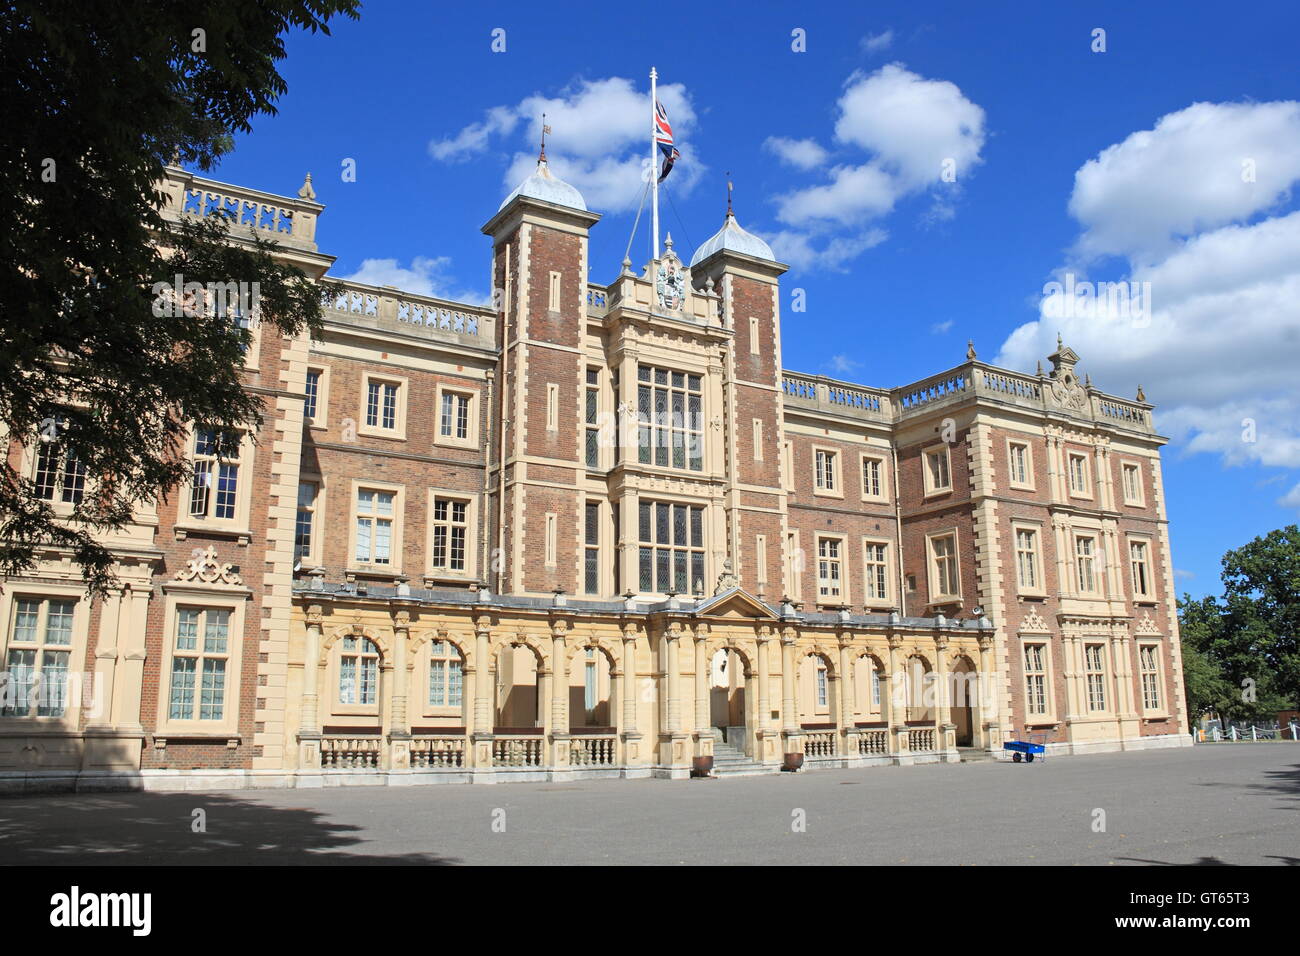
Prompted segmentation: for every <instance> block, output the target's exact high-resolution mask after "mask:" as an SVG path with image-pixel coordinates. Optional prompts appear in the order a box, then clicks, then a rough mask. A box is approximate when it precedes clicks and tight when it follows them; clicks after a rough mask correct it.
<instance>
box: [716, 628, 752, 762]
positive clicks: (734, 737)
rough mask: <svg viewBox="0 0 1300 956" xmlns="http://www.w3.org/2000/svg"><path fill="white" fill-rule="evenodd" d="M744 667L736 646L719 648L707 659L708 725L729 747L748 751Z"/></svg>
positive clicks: (743, 660) (743, 661)
mask: <svg viewBox="0 0 1300 956" xmlns="http://www.w3.org/2000/svg"><path fill="white" fill-rule="evenodd" d="M745 670H746V667H745V659H744V658H743V657H742V656H741V655H740V653H739V652H738V651H736V650H735V648H731V647H722V648H719V649H718V650H717V651H716V652H715V653H714V655H713V657H712V658H710V659H709V726H711V727H714V728H716V729H717V730H718V731H720V733H721V737H722V739H723V740H725V741H726V742H727V743H728V744H729V745H730V746H732V747H735V748H736V749H737V750H744V751H745V752H746V753H749V734H748V728H747V724H748V721H747V720H746V718H745V704H746V700H745V689H746V683H747V682H746V679H745Z"/></svg>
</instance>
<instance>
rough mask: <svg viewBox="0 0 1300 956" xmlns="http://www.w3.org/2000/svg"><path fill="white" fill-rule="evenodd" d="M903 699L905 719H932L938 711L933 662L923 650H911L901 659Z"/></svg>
mask: <svg viewBox="0 0 1300 956" xmlns="http://www.w3.org/2000/svg"><path fill="white" fill-rule="evenodd" d="M903 673H904V680H903V689H904V700H905V701H906V702H907V709H906V713H907V718H906V719H907V720H909V721H927V720H928V721H932V720H934V719H935V715H936V714H937V713H938V710H937V707H936V703H937V699H936V693H935V688H934V686H933V685H934V680H935V677H934V675H935V669H934V662H933V661H931V660H930V658H929V656H927V655H926V654H925V653H924V652H923V651H920V650H913V651H911V652H910V653H909V654H908V655H907V658H906V659H905V660H904V661H903Z"/></svg>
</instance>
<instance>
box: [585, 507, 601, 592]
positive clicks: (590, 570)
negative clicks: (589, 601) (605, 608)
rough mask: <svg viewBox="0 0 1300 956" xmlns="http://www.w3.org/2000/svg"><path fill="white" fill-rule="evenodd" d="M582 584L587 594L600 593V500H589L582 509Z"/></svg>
mask: <svg viewBox="0 0 1300 956" xmlns="http://www.w3.org/2000/svg"><path fill="white" fill-rule="evenodd" d="M583 524H584V526H585V527H584V528H583V542H584V546H583V551H582V586H583V590H584V591H585V592H586V593H587V594H599V593H600V502H599V501H589V502H587V504H586V507H585V509H584V511H583Z"/></svg>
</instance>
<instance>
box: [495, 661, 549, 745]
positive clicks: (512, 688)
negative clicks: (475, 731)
mask: <svg viewBox="0 0 1300 956" xmlns="http://www.w3.org/2000/svg"><path fill="white" fill-rule="evenodd" d="M537 665H538V660H537V654H536V652H535V651H534V650H533V649H532V648H531V647H529V646H528V645H527V644H510V645H507V646H505V647H503V648H501V650H500V651H499V652H498V653H497V667H496V726H497V727H498V728H531V727H541V726H542V712H541V700H542V694H541V690H542V687H541V681H540V680H539V678H538V666H537Z"/></svg>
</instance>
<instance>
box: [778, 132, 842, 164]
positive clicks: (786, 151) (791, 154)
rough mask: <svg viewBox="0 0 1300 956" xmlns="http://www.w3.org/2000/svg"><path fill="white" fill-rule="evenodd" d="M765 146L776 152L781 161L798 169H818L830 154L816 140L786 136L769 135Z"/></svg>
mask: <svg viewBox="0 0 1300 956" xmlns="http://www.w3.org/2000/svg"><path fill="white" fill-rule="evenodd" d="M763 148H764V149H766V150H768V151H769V152H771V153H775V154H776V156H777V158H778V159H780V160H781V162H783V163H785V164H787V165H789V166H794V167H796V168H798V169H816V168H817V167H818V166H821V165H823V164H825V162H826V157H827V156H828V155H829V154H828V153H827V152H826V150H825V149H824V148H823V147H822V146H820V145H819V144H818V143H817V142H816V140H811V139H788V138H786V137H784V136H769V137H768V138H767V139H766V140H764V142H763Z"/></svg>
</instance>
